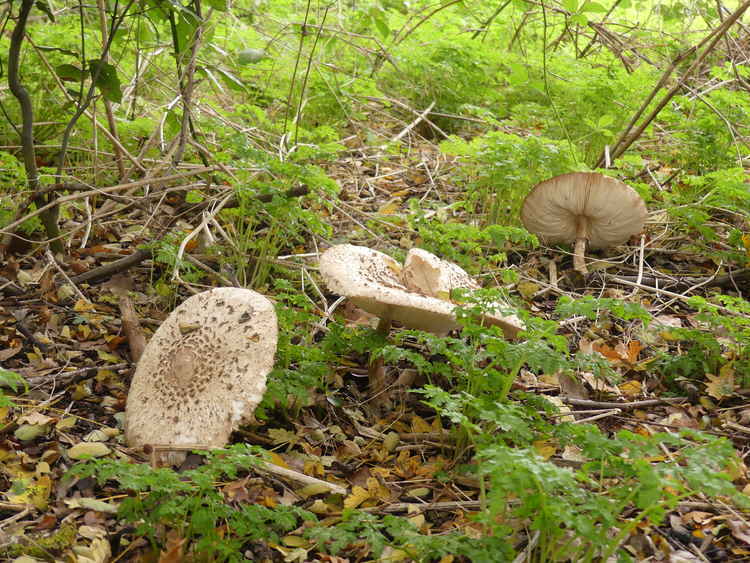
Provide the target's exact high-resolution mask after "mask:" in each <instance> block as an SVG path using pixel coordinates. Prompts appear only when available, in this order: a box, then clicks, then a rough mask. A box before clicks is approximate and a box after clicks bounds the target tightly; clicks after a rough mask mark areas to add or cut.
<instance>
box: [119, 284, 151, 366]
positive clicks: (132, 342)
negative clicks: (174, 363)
mask: <svg viewBox="0 0 750 563" xmlns="http://www.w3.org/2000/svg"><path fill="white" fill-rule="evenodd" d="M119 306H120V317H121V320H122V331H123V332H124V333H125V336H126V337H127V339H128V346H129V347H130V359H131V360H132V361H133V363H134V364H137V363H138V360H140V359H141V356H142V355H143V351H144V350H145V349H146V336H145V335H144V334H143V327H142V326H141V322H140V321H139V320H138V313H136V310H135V306H134V305H133V302H132V301H131V300H130V298H129V297H128V296H127V294H126V293H125V292H123V294H122V295H120V303H119Z"/></svg>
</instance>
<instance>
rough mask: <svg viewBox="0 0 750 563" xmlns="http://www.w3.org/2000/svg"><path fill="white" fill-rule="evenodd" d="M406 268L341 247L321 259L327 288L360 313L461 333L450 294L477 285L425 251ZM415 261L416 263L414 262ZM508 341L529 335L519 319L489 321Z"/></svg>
mask: <svg viewBox="0 0 750 563" xmlns="http://www.w3.org/2000/svg"><path fill="white" fill-rule="evenodd" d="M409 254H410V256H409V257H407V262H406V266H404V267H403V268H402V267H401V265H400V264H399V263H398V262H396V261H395V260H394V259H393V258H391V257H390V256H388V255H387V254H383V253H382V252H378V251H377V250H372V249H370V248H366V247H363V246H354V245H351V244H339V245H336V246H332V247H331V248H329V249H328V250H326V251H325V252H324V253H323V254H322V255H321V257H320V273H321V274H322V276H323V279H324V281H325V282H326V285H327V286H328V288H329V289H330V290H331V291H332V292H334V293H338V294H339V295H344V296H346V297H348V298H349V299H350V300H351V301H352V302H353V303H354V304H355V305H356V306H357V307H359V308H361V309H364V310H365V311H367V312H368V313H372V314H373V315H377V316H378V317H380V318H381V319H386V320H389V321H398V322H400V323H401V324H403V325H404V326H405V327H407V328H415V329H419V330H425V331H429V332H433V333H435V334H445V333H447V332H448V331H450V330H453V329H455V328H458V326H459V324H458V322H457V320H456V315H455V308H456V305H455V304H454V303H452V302H451V301H449V300H448V294H449V293H450V290H451V289H455V288H459V287H460V288H467V289H476V288H477V287H478V285H477V284H476V282H474V281H473V280H472V279H471V278H470V277H469V275H468V274H467V273H466V272H464V271H463V270H461V268H459V267H458V266H455V265H454V264H450V263H448V262H445V261H444V260H440V259H439V258H437V257H436V256H434V255H432V254H430V253H428V252H425V251H423V250H419V251H415V250H412V251H410V253H409ZM410 258H411V259H410ZM485 320H487V321H488V322H489V323H490V324H497V325H499V326H500V327H501V328H502V329H503V332H504V333H505V334H506V336H508V337H515V336H516V334H518V333H519V332H520V331H521V330H523V329H524V325H523V323H522V322H521V321H520V320H519V319H517V318H516V317H514V316H512V315H511V316H502V315H498V314H494V313H493V314H488V315H485Z"/></svg>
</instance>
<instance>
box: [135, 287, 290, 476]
mask: <svg viewBox="0 0 750 563" xmlns="http://www.w3.org/2000/svg"><path fill="white" fill-rule="evenodd" d="M277 330H278V329H277V323H276V313H275V311H274V307H273V304H272V303H271V302H270V301H269V300H268V299H266V298H265V297H263V296H262V295H260V294H259V293H256V292H254V291H251V290H249V289H243V288H234V287H223V288H217V289H212V290H210V291H205V292H203V293H199V294H197V295H194V296H192V297H190V298H189V299H187V300H186V301H185V302H183V303H182V304H181V305H180V306H179V307H177V308H176V309H175V310H174V311H173V312H172V314H170V315H169V317H168V318H167V319H166V320H165V321H164V322H163V323H162V325H161V326H160V327H159V329H158V330H157V331H156V332H155V333H154V335H153V337H152V338H151V340H150V342H149V343H148V345H147V346H146V349H145V351H144V353H143V356H142V357H141V359H140V361H139V362H138V367H137V369H136V372H135V375H134V376H133V381H132V383H131V386H130V392H129V393H128V400H127V406H126V409H125V413H126V415H125V416H126V422H125V437H126V440H127V442H128V444H129V445H130V446H132V447H143V446H146V445H159V446H170V445H173V446H177V447H179V446H180V445H185V444H201V445H205V447H206V448H207V449H208V448H213V447H223V446H224V445H225V444H226V442H227V440H228V439H229V435H230V433H231V432H232V430H234V429H235V428H236V427H237V426H238V425H239V424H240V423H241V422H242V421H243V420H247V419H249V418H250V417H251V416H252V414H253V411H254V410H255V407H256V406H257V405H258V403H259V402H260V401H261V399H262V398H263V393H264V392H265V389H266V376H267V375H268V372H269V371H271V368H272V367H273V363H274V353H275V352H276V340H277ZM184 457H185V453H184V452H177V451H175V452H171V453H170V452H169V451H166V452H165V453H164V454H163V455H162V456H161V459H160V461H161V462H162V463H168V464H176V463H180V461H181V460H182V459H184Z"/></svg>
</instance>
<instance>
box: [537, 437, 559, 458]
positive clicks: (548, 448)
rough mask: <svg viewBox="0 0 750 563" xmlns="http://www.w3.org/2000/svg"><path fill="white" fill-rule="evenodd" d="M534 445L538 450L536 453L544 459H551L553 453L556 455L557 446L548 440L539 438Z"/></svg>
mask: <svg viewBox="0 0 750 563" xmlns="http://www.w3.org/2000/svg"><path fill="white" fill-rule="evenodd" d="M533 446H534V449H535V450H536V453H538V454H539V455H540V456H542V458H544V459H549V458H551V457H552V456H553V455H555V451H556V448H555V446H554V445H552V444H551V443H550V442H548V441H547V440H537V441H536V442H534V444H533Z"/></svg>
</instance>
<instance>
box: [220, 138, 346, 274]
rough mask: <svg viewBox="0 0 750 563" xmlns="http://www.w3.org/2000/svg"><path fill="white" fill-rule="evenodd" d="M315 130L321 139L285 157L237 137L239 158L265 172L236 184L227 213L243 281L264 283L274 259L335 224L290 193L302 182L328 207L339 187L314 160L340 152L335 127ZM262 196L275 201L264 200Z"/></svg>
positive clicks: (232, 253) (233, 259)
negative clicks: (334, 138)
mask: <svg viewBox="0 0 750 563" xmlns="http://www.w3.org/2000/svg"><path fill="white" fill-rule="evenodd" d="M316 133H317V134H318V138H320V139H321V140H322V141H323V142H322V143H320V144H316V145H307V146H305V147H301V148H300V149H299V150H298V151H296V152H295V153H293V154H292V155H291V158H290V160H286V161H284V160H280V159H278V158H277V157H275V156H273V155H270V154H268V153H266V152H263V151H260V150H257V149H255V148H253V147H252V146H250V145H249V144H247V142H246V141H245V140H244V139H241V138H236V139H235V141H236V142H237V145H236V146H235V152H236V154H237V157H238V159H239V160H240V161H246V162H248V163H252V166H253V167H254V168H256V169H257V168H260V169H261V170H262V173H260V174H256V175H254V176H253V177H251V178H248V180H247V182H246V183H243V184H242V185H239V186H237V199H238V201H239V207H237V208H236V209H227V210H224V211H223V212H222V214H223V215H224V216H226V217H227V218H229V219H231V221H232V223H231V225H232V226H231V230H230V233H229V234H230V236H231V237H232V243H233V244H231V245H230V246H229V248H228V249H227V255H228V260H229V261H230V263H231V264H232V267H233V268H234V270H235V272H237V275H238V278H239V280H240V282H241V283H242V284H243V285H246V286H251V287H259V286H262V285H263V284H265V283H266V282H267V281H268V278H269V275H270V273H271V262H270V260H269V258H271V257H274V258H275V257H276V256H278V255H279V254H283V253H292V252H293V251H294V247H295V246H296V245H300V244H303V243H304V241H305V240H306V239H307V238H308V237H309V236H310V235H311V234H316V235H327V234H328V233H329V232H330V229H331V227H330V225H328V224H327V223H326V222H324V221H323V220H322V218H321V216H320V214H318V213H315V212H313V211H311V210H310V209H308V208H306V207H305V206H303V205H301V202H302V201H303V200H302V199H301V198H298V197H290V196H288V195H286V192H287V191H288V190H290V189H292V188H299V187H302V186H303V187H306V188H307V189H308V190H309V193H310V194H311V195H310V197H311V198H313V200H317V203H318V205H325V200H324V198H325V197H331V196H332V195H334V194H335V193H336V192H337V190H338V188H337V186H336V184H335V182H333V180H331V179H330V178H329V177H328V176H327V175H326V174H325V172H324V171H323V170H322V169H321V168H319V167H318V166H316V165H314V164H312V163H311V161H313V160H314V159H318V158H323V157H329V156H331V154H335V151H336V150H338V149H339V148H340V146H339V145H338V144H336V143H335V142H333V141H331V139H330V130H328V129H319V130H317V131H316ZM258 196H265V197H268V196H271V199H270V201H261V200H260V199H259V198H258Z"/></svg>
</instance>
